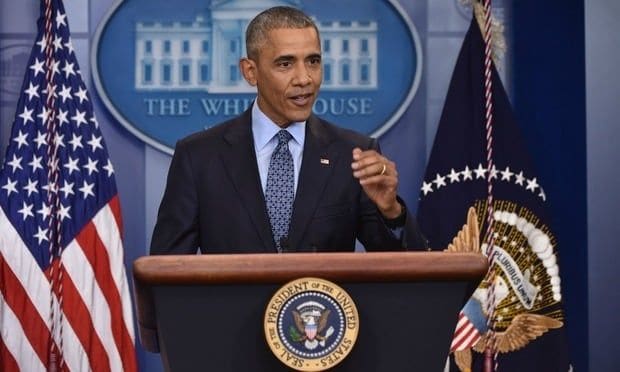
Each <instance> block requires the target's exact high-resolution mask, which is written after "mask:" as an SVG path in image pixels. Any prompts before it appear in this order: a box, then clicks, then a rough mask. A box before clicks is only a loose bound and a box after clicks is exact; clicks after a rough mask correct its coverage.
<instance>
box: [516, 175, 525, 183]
mask: <svg viewBox="0 0 620 372" xmlns="http://www.w3.org/2000/svg"><path fill="white" fill-rule="evenodd" d="M523 181H525V177H524V176H523V172H519V174H517V175H516V176H515V184H517V185H521V186H523Z"/></svg>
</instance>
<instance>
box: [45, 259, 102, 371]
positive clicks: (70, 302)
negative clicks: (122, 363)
mask: <svg viewBox="0 0 620 372" xmlns="http://www.w3.org/2000/svg"><path fill="white" fill-rule="evenodd" d="M66 274H67V273H66V271H65V275H64V276H63V281H62V285H63V290H62V298H63V314H64V316H65V318H66V319H67V321H68V322H69V324H71V327H72V328H73V331H74V332H75V335H76V336H77V338H78V339H79V340H80V343H81V344H82V346H83V347H84V350H85V351H86V354H87V356H88V361H89V363H90V367H91V368H93V369H96V370H97V371H101V372H107V371H110V358H108V354H107V352H106V350H105V348H104V347H103V344H102V343H101V339H99V335H97V331H96V330H95V329H94V328H93V320H92V318H91V316H90V313H89V312H88V308H87V307H86V305H85V304H84V302H83V301H82V298H81V297H80V293H79V292H78V290H77V288H76V287H75V285H74V284H73V280H72V279H71V278H70V277H69V276H68V275H66ZM56 295H57V296H58V293H56Z"/></svg>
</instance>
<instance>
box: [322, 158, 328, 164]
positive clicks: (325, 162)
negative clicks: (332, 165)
mask: <svg viewBox="0 0 620 372" xmlns="http://www.w3.org/2000/svg"><path fill="white" fill-rule="evenodd" d="M321 164H323V165H329V159H326V158H321Z"/></svg>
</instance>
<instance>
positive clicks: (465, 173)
mask: <svg viewBox="0 0 620 372" xmlns="http://www.w3.org/2000/svg"><path fill="white" fill-rule="evenodd" d="M461 173H462V174H463V181H465V180H473V175H472V173H471V169H469V166H467V165H466V166H465V169H463V171H462V172H461Z"/></svg>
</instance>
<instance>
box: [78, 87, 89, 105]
mask: <svg viewBox="0 0 620 372" xmlns="http://www.w3.org/2000/svg"><path fill="white" fill-rule="evenodd" d="M86 93H87V92H86V89H82V87H80V88H79V89H78V91H77V92H76V93H75V96H76V97H77V98H79V99H80V104H81V103H82V102H83V101H88V97H87V96H86Z"/></svg>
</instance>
